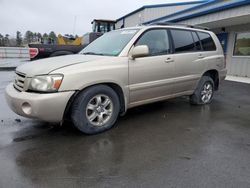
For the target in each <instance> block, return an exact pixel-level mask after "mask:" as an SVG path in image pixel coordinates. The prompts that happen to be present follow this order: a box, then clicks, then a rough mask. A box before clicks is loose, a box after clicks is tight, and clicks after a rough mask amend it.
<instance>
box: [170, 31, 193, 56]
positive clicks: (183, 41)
mask: <svg viewBox="0 0 250 188" xmlns="http://www.w3.org/2000/svg"><path fill="white" fill-rule="evenodd" d="M171 35H172V38H173V42H174V48H175V52H176V53H181V52H193V51H195V50H196V49H195V44H194V40H193V37H192V33H191V31H187V30H179V29H176V30H175V29H171Z"/></svg>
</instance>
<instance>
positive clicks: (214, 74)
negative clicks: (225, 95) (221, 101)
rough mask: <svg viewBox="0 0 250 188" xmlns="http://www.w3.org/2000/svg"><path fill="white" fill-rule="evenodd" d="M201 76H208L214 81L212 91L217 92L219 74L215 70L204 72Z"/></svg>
mask: <svg viewBox="0 0 250 188" xmlns="http://www.w3.org/2000/svg"><path fill="white" fill-rule="evenodd" d="M202 76H209V77H211V78H212V79H213V81H214V87H215V88H214V89H215V90H218V89H219V72H218V71H217V70H216V69H211V70H208V71H206V72H205V73H204V74H203V75H202Z"/></svg>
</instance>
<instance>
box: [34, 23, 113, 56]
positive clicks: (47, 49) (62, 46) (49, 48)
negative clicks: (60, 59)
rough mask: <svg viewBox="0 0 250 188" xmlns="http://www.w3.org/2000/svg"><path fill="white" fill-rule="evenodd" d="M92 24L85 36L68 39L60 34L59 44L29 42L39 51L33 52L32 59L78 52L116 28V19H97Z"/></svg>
mask: <svg viewBox="0 0 250 188" xmlns="http://www.w3.org/2000/svg"><path fill="white" fill-rule="evenodd" d="M91 24H92V25H93V28H92V29H93V31H92V32H89V33H86V34H84V35H83V37H77V38H75V39H72V40H70V39H69V38H68V39H67V38H66V37H63V36H61V35H59V36H58V42H57V44H56V43H54V42H47V43H41V44H32V43H31V44H29V48H31V49H32V51H34V50H36V52H37V53H35V55H34V53H33V55H31V56H30V57H31V60H37V59H42V58H48V57H55V56H61V55H71V54H77V53H79V52H80V51H81V50H82V49H83V48H84V47H86V46H87V45H88V44H89V43H91V42H93V41H94V40H95V39H97V38H98V37H100V36H102V35H103V33H106V32H109V31H112V30H114V29H115V21H113V20H97V19H95V20H93V21H92V22H91ZM49 41H50V40H49Z"/></svg>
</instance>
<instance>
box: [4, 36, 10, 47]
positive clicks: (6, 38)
mask: <svg viewBox="0 0 250 188" xmlns="http://www.w3.org/2000/svg"><path fill="white" fill-rule="evenodd" d="M9 36H10V35H9V34H6V35H5V37H4V46H10V39H9Z"/></svg>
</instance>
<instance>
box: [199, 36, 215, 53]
mask: <svg viewBox="0 0 250 188" xmlns="http://www.w3.org/2000/svg"><path fill="white" fill-rule="evenodd" d="M197 33H198V36H199V38H200V41H201V44H202V47H203V50H204V51H215V50H216V46H215V44H214V41H213V39H212V37H211V36H210V35H209V34H208V33H203V32H197Z"/></svg>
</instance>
